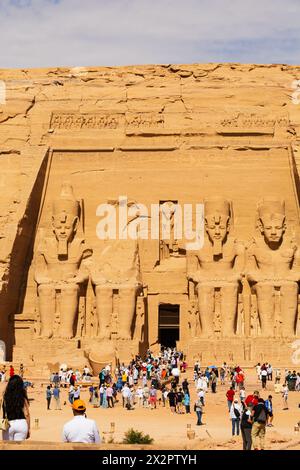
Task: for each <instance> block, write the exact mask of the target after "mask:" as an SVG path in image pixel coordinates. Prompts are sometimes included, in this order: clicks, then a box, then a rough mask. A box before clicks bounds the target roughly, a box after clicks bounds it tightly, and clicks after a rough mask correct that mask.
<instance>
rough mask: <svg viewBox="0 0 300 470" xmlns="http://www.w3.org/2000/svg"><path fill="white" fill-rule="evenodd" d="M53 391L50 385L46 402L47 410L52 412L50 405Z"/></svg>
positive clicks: (47, 389)
mask: <svg viewBox="0 0 300 470" xmlns="http://www.w3.org/2000/svg"><path fill="white" fill-rule="evenodd" d="M51 397H52V391H51V387H50V385H48V386H47V388H46V401H47V410H50V403H51Z"/></svg>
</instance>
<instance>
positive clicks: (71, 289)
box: [61, 284, 79, 296]
mask: <svg viewBox="0 0 300 470" xmlns="http://www.w3.org/2000/svg"><path fill="white" fill-rule="evenodd" d="M78 292H79V287H78V285H77V284H69V285H66V286H64V287H63V288H62V289H61V293H62V294H65V295H70V296H72V295H77V293H78Z"/></svg>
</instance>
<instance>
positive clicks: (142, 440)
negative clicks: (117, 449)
mask: <svg viewBox="0 0 300 470" xmlns="http://www.w3.org/2000/svg"><path fill="white" fill-rule="evenodd" d="M152 442H153V439H152V437H150V436H149V434H144V433H143V432H141V431H136V430H135V429H133V428H130V429H128V431H127V432H126V433H125V438H124V439H123V443H124V444H152Z"/></svg>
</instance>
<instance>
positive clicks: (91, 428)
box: [62, 400, 101, 444]
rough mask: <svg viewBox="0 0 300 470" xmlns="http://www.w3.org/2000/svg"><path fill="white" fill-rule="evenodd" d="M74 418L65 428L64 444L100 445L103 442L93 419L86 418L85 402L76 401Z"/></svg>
mask: <svg viewBox="0 0 300 470" xmlns="http://www.w3.org/2000/svg"><path fill="white" fill-rule="evenodd" d="M72 409H73V414H74V418H73V419H71V420H70V421H68V422H67V423H66V424H65V425H64V427H63V434H62V440H63V442H84V443H88V444H93V443H94V444H99V443H100V442H101V438H100V434H99V430H98V427H97V424H96V422H95V421H94V420H93V419H88V418H86V417H85V411H86V405H85V403H84V401H83V400H75V401H74V403H73V405H72Z"/></svg>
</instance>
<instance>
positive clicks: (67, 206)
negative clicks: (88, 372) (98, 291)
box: [35, 182, 92, 339]
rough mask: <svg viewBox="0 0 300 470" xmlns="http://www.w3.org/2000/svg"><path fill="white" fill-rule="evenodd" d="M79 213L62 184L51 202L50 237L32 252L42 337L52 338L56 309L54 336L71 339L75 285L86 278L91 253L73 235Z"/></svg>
mask: <svg viewBox="0 0 300 470" xmlns="http://www.w3.org/2000/svg"><path fill="white" fill-rule="evenodd" d="M79 214H80V205H79V202H78V201H77V200H76V199H75V197H74V194H73V188H72V186H71V185H70V184H69V183H67V182H66V183H63V184H62V187H61V193H60V196H59V198H57V199H55V200H54V202H53V214H52V228H53V236H52V237H46V238H44V239H42V240H41V242H40V244H39V245H38V248H37V253H36V269H35V281H36V283H37V285H38V305H39V316H40V336H41V337H42V338H51V337H52V336H53V335H54V320H55V315H56V312H57V311H58V310H59V314H60V322H59V332H58V336H59V337H61V338H65V339H70V338H72V337H74V324H75V320H76V315H77V313H78V294H79V286H80V285H81V284H82V283H84V282H85V281H86V280H87V279H88V270H87V268H86V267H85V266H84V263H83V260H84V259H85V258H87V257H88V256H91V254H92V252H91V250H89V249H87V248H86V246H85V242H84V239H83V238H80V237H77V236H76V232H77V228H78V224H79Z"/></svg>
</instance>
